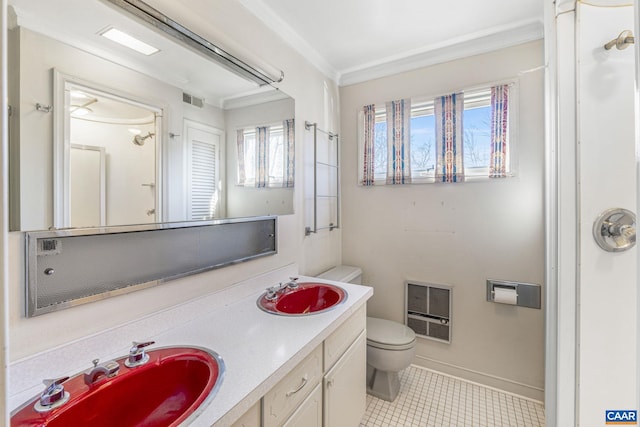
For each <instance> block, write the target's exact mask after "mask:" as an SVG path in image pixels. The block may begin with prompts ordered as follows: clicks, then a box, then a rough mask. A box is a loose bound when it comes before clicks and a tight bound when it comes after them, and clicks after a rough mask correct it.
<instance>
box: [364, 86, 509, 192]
mask: <svg viewBox="0 0 640 427" xmlns="http://www.w3.org/2000/svg"><path fill="white" fill-rule="evenodd" d="M510 92H514V91H513V90H510ZM512 98H513V97H512ZM512 103H513V100H512ZM511 110H513V108H511ZM512 113H513V111H511V112H509V118H508V122H509V126H508V127H509V128H512V126H511V123H510V122H512V121H513V116H514V114H512ZM435 120H436V119H435V115H434V100H433V99H429V100H425V99H412V100H411V118H410V139H409V153H410V165H411V182H412V183H428V182H434V181H435V170H436V146H437V143H436V123H435ZM363 126H364V119H362V120H361V122H360V125H359V128H360V129H363ZM491 132H492V122H491V88H484V89H479V90H473V91H465V92H464V110H463V115H462V140H463V161H464V172H465V177H466V178H467V179H469V178H471V179H473V178H480V177H489V167H490V162H491V145H492V143H491ZM507 135H509V131H507ZM387 138H388V137H387V111H386V107H385V105H384V104H383V105H376V106H375V126H374V143H373V145H374V147H373V153H374V154H373V170H374V183H375V184H384V183H385V181H386V174H387V162H388V146H389V145H388V140H387ZM510 139H512V138H510ZM360 140H361V141H360V149H361V150H360V153H361V154H360V156H359V157H360V162H361V167H360V168H359V171H360V177H359V178H360V179H359V181H360V182H361V183H362V178H363V176H362V175H363V170H364V167H363V165H362V162H363V155H362V152H363V145H364V142H363V138H362V137H361V138H360ZM511 142H512V141H509V143H511ZM506 168H507V175H510V174H512V170H511V168H510V161H509V151H507V153H506Z"/></svg>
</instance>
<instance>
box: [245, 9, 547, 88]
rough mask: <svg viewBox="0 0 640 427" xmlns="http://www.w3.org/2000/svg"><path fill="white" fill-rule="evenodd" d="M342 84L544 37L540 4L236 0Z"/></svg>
mask: <svg viewBox="0 0 640 427" xmlns="http://www.w3.org/2000/svg"><path fill="white" fill-rule="evenodd" d="M240 1H241V2H242V4H243V5H244V6H245V7H246V8H247V9H248V10H249V11H250V12H252V13H253V14H254V15H256V16H257V17H258V18H259V19H261V20H262V21H263V22H264V23H265V24H266V25H267V26H269V27H270V28H271V29H273V30H274V31H276V32H277V33H278V34H279V35H280V36H281V37H282V38H283V39H284V40H285V41H286V42H287V43H288V44H290V45H291V46H292V47H294V48H295V49H296V50H297V51H298V52H300V53H301V54H302V55H303V56H305V57H306V58H307V59H308V60H309V61H311V62H312V63H313V64H314V65H316V66H317V67H318V68H320V69H321V70H322V71H323V72H325V73H326V74H327V75H329V76H331V77H333V78H334V79H335V80H336V81H337V82H338V83H339V84H341V85H347V84H351V83H356V82H359V81H364V80H368V79H371V78H376V77H381V76H384V75H389V74H392V73H397V72H399V71H406V70H409V69H414V68H417V67H423V66H427V65H432V64H434V63H438V62H444V61H448V60H452V59H456V58H460V57H464V56H469V55H472V54H477V53H483V52H488V51H491V50H495V49H500V48H504V47H508V46H512V45H516V44H520V43H524V42H527V41H531V40H536V39H540V38H542V35H543V24H542V22H543V2H542V1H540V0H511V1H505V0H445V1H432V0H431V1H430V0H323V1H311V0H306V1H303V0H240Z"/></svg>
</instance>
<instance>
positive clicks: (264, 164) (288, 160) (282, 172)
mask: <svg viewBox="0 0 640 427" xmlns="http://www.w3.org/2000/svg"><path fill="white" fill-rule="evenodd" d="M287 129H288V130H287ZM292 132H293V122H292V121H291V122H289V121H285V123H284V124H272V125H270V126H264V127H254V128H244V129H239V130H238V163H237V166H238V168H237V172H238V174H237V177H238V181H237V182H238V185H241V186H245V187H293V171H292V168H293V157H292V156H293V154H292V151H293V146H292V144H293V135H292V134H289V133H292ZM260 138H264V146H261V145H260ZM290 145H291V147H290Z"/></svg>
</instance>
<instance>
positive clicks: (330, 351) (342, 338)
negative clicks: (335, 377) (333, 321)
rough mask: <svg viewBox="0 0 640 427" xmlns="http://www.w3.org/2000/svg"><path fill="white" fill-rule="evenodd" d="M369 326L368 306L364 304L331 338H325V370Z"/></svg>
mask: <svg viewBox="0 0 640 427" xmlns="http://www.w3.org/2000/svg"><path fill="white" fill-rule="evenodd" d="M366 327H367V306H366V305H363V306H362V307H360V309H358V311H356V312H355V313H354V314H353V316H351V317H350V318H348V319H347V320H346V321H345V322H344V323H343V324H342V325H341V326H340V327H339V328H338V329H337V330H336V331H335V332H334V333H333V334H331V336H330V337H329V338H327V339H326V340H324V370H325V372H326V371H328V370H329V369H330V368H331V367H332V366H333V364H334V363H336V361H337V360H338V359H339V358H340V356H342V354H343V353H344V352H345V351H346V350H347V349H348V348H349V346H350V345H351V343H352V342H353V341H354V340H355V339H356V337H357V336H358V335H360V332H362V331H363V330H364V329H365V328H366Z"/></svg>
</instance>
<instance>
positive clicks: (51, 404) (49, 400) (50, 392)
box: [34, 377, 69, 412]
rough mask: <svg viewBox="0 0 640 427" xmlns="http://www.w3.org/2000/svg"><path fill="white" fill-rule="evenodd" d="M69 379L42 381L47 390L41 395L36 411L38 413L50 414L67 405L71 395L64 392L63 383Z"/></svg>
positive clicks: (35, 406) (35, 407)
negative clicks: (55, 409) (53, 410)
mask: <svg viewBox="0 0 640 427" xmlns="http://www.w3.org/2000/svg"><path fill="white" fill-rule="evenodd" d="M68 379H69V377H60V378H55V379H48V380H44V381H42V382H43V384H44V385H45V386H46V388H45V389H44V391H43V392H42V394H40V400H39V401H38V402H36V404H35V405H34V409H35V410H36V411H37V412H48V411H50V410H52V409H54V408H57V407H58V406H60V405H63V404H64V403H66V402H67V401H68V400H69V393H68V392H66V391H64V386H63V385H62V383H63V382H65V381H66V380H68Z"/></svg>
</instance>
